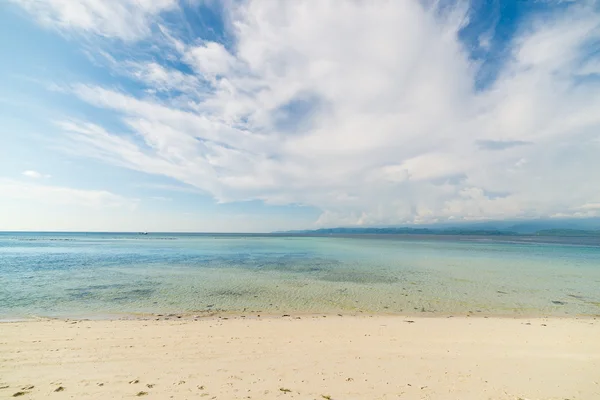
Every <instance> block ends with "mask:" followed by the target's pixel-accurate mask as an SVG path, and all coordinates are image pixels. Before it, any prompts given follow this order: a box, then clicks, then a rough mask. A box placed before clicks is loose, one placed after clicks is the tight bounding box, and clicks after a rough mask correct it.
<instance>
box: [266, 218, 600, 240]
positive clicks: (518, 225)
mask: <svg viewBox="0 0 600 400" xmlns="http://www.w3.org/2000/svg"><path fill="white" fill-rule="evenodd" d="M277 233H286V234H314V235H334V234H336V235H369V234H373V235H375V234H395V235H494V236H511V235H512V236H519V235H536V236H573V237H575V236H592V237H595V236H600V218H587V219H539V220H528V221H484V222H476V223H469V222H463V223H440V224H428V225H413V226H399V227H394V226H391V227H338V228H322V229H315V230H300V231H298V230H297V231H287V232H277Z"/></svg>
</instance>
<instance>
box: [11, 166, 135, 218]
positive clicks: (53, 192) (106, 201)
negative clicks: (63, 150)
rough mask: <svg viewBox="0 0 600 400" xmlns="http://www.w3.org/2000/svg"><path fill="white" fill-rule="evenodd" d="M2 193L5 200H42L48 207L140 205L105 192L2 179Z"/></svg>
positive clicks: (133, 206)
mask: <svg viewBox="0 0 600 400" xmlns="http://www.w3.org/2000/svg"><path fill="white" fill-rule="evenodd" d="M31 172H33V171H31ZM0 192H1V193H2V197H3V199H5V200H7V199H13V200H33V201H40V200H41V201H43V203H44V204H46V205H48V204H53V205H69V206H83V207H88V208H104V207H111V208H112V207H126V208H129V209H134V208H135V207H136V206H137V204H138V200H136V199H128V198H125V197H122V196H119V195H117V194H114V193H111V192H108V191H105V190H83V189H73V188H69V187H61V186H51V185H43V184H39V183H29V182H20V181H16V180H12V179H0Z"/></svg>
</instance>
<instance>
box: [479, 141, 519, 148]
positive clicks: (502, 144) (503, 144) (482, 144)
mask: <svg viewBox="0 0 600 400" xmlns="http://www.w3.org/2000/svg"><path fill="white" fill-rule="evenodd" d="M476 143H477V146H479V148H480V149H482V150H506V149H510V148H511V147H517V146H524V145H528V144H531V142H525V141H523V140H478V141H477V142H476Z"/></svg>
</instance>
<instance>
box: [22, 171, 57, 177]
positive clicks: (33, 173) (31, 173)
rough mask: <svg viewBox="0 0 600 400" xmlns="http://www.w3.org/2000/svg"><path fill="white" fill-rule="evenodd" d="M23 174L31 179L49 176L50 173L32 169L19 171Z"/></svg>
mask: <svg viewBox="0 0 600 400" xmlns="http://www.w3.org/2000/svg"><path fill="white" fill-rule="evenodd" d="M21 174H22V175H23V176H26V177H28V178H32V179H42V178H50V177H51V176H50V175H45V174H42V173H41V172H37V171H33V170H27V171H23V172H22V173H21Z"/></svg>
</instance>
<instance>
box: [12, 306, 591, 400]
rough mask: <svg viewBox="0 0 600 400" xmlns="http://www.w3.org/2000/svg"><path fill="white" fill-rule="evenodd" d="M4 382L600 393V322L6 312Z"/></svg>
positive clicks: (313, 394) (120, 387)
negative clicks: (149, 317)
mask: <svg viewBox="0 0 600 400" xmlns="http://www.w3.org/2000/svg"><path fill="white" fill-rule="evenodd" d="M407 319H410V320H413V321H415V322H414V323H408V322H405V321H406V320H407ZM542 324H545V325H546V326H543V325H542ZM30 386H33V388H29V389H23V388H27V387H30ZM0 387H1V388H2V389H0V397H1V398H12V396H13V395H14V394H15V393H17V392H25V394H24V395H22V396H20V397H19V398H21V399H30V398H46V397H47V398H55V399H67V398H73V399H84V398H95V399H121V398H134V397H135V396H136V394H138V393H140V392H147V394H141V393H140V394H141V395H142V396H144V398H148V399H151V398H153V399H171V398H173V399H192V398H201V397H202V398H206V399H273V398H279V399H323V397H322V396H331V398H332V399H340V400H341V399H460V400H465V399H477V400H482V399H511V400H516V399H519V398H521V399H557V400H558V399H560V400H564V399H570V400H575V399H585V400H595V399H600V321H598V320H594V319H531V320H526V319H510V318H504V319H502V318H488V319H485V318H466V317H461V318H412V317H411V318H402V317H384V316H379V317H370V318H369V317H346V316H344V317H332V316H328V317H327V318H323V317H306V316H305V317H302V319H294V318H261V319H243V318H237V319H231V318H230V319H229V320H214V319H213V320H199V321H193V320H186V321H183V320H177V321H82V322H77V323H73V322H69V321H36V322H19V323H2V324H0ZM59 387H63V388H64V390H62V391H59V392H55V390H56V389H57V388H59ZM281 389H289V390H290V391H291V392H285V391H282V390H281Z"/></svg>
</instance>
